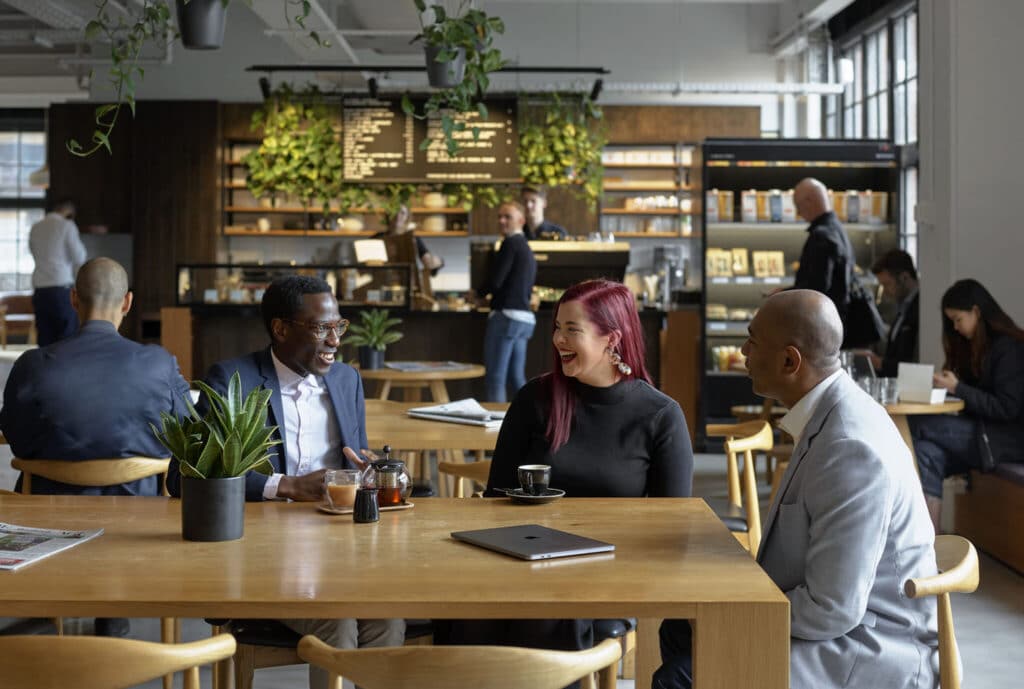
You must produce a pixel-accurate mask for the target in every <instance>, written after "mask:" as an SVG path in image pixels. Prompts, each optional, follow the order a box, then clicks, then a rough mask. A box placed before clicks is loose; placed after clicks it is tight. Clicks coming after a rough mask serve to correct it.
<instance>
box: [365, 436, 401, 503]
mask: <svg viewBox="0 0 1024 689" xmlns="http://www.w3.org/2000/svg"><path fill="white" fill-rule="evenodd" d="M383 452H384V456H383V457H382V458H380V459H376V460H374V461H372V462H370V463H369V464H367V465H366V468H365V469H364V470H363V475H362V478H361V479H360V481H359V484H360V486H361V487H362V488H376V489H377V504H378V505H380V506H381V507H392V506H394V505H401V504H403V503H404V502H405V499H406V498H407V497H409V493H411V492H412V479H410V478H409V470H408V469H407V468H406V466H405V462H403V461H402V460H400V459H392V458H391V446H390V445H385V446H384V449H383Z"/></svg>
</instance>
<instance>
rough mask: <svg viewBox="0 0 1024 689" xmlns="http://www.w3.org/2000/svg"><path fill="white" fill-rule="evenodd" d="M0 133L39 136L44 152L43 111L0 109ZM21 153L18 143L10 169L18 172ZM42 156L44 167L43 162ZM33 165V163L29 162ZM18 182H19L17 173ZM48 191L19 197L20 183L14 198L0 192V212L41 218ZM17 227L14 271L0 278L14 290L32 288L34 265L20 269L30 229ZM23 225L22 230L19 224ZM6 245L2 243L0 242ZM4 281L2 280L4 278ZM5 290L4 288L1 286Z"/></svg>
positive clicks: (44, 119)
mask: <svg viewBox="0 0 1024 689" xmlns="http://www.w3.org/2000/svg"><path fill="white" fill-rule="evenodd" d="M0 133H3V134H10V133H14V134H18V135H20V134H23V133H33V134H35V133H39V134H42V135H43V149H44V151H46V150H48V148H47V141H46V135H47V132H46V117H45V111H43V110H41V109H0ZM22 160H23V158H22V151H21V147H20V143H19V148H18V151H17V154H16V159H15V165H14V167H15V168H16V169H17V170H19V171H21V170H22V169H23V168H25V167H26V165H25V164H24V163H23V162H22ZM46 162H47V161H46V159H45V156H44V164H45V163H46ZM32 165H35V163H32ZM18 179H19V180H20V179H21V176H20V174H19V176H18ZM47 197H48V191H47V192H44V193H43V194H42V195H41V196H23V195H22V193H21V184H20V182H19V185H18V187H17V191H16V192H15V194H14V195H11V194H7V193H3V192H0V211H3V212H13V213H14V214H15V217H18V216H19V215H20V214H21V212H23V211H38V212H39V217H40V218H41V217H42V216H44V215H45V212H46V206H47ZM17 222H18V226H17V227H16V230H15V236H14V253H15V260H14V266H15V270H14V272H13V273H4V274H3V275H4V276H8V275H10V276H11V279H12V280H13V284H11V285H10V287H12V288H13V289H15V290H19V291H20V290H28V289H31V287H32V271H33V270H34V268H35V266H34V264H30V265H26V266H24V269H23V267H22V265H21V261H22V257H23V256H24V252H25V251H26V250H27V246H28V238H29V230H30V229H31V227H32V224H33V223H32V222H26V223H21V222H20V220H18V221H17ZM22 224H24V225H25V226H24V227H22V226H20V225H22ZM4 243H6V241H5V242H4ZM5 281H6V277H5ZM5 287H6V285H5Z"/></svg>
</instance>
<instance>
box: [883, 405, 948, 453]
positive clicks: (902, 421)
mask: <svg viewBox="0 0 1024 689" xmlns="http://www.w3.org/2000/svg"><path fill="white" fill-rule="evenodd" d="M963 409H964V401H963V400H961V399H957V398H955V397H947V398H946V401H945V402H940V403H939V404H923V403H921V402H893V403H892V404H887V405H885V410H886V411H887V412H889V416H890V417H892V422H893V423H894V424H896V429H897V430H898V431H899V432H900V436H901V437H902V438H903V442H905V443H906V444H907V447H909V448H910V456H911V458H912V459H913V460H914V468H915V469H916V468H917V453H915V452H914V440H913V439H912V438H911V437H910V422H909V421H907V417H908V416H913V415H916V414H956V413H958V412H961V411H963Z"/></svg>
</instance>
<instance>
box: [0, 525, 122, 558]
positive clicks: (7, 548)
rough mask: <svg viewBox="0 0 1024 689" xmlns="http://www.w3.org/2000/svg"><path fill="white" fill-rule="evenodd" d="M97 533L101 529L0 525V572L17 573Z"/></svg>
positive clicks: (101, 531)
mask: <svg viewBox="0 0 1024 689" xmlns="http://www.w3.org/2000/svg"><path fill="white" fill-rule="evenodd" d="M101 533H103V529H92V530H90V531H62V530H60V529H34V528H32V527H30V526H18V525H17V524H5V523H3V522H0V569H20V568H21V567H24V566H25V565H28V564H32V563H33V562H37V561H39V560H42V559H43V558H44V557H49V556H50V555H53V554H54V553H59V552H60V551H62V550H67V549H68V548H72V547H74V546H76V545H78V544H79V543H85V542H86V541H88V540H89V539H91V538H96V537H97V536H99V535H100V534H101Z"/></svg>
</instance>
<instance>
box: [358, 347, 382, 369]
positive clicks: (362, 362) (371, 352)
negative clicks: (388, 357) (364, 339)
mask: <svg viewBox="0 0 1024 689" xmlns="http://www.w3.org/2000/svg"><path fill="white" fill-rule="evenodd" d="M383 367H384V352H382V351H380V350H379V349H374V348H373V347H366V346H362V347H360V348H359V368H361V369H363V370H364V371H372V370H374V369H377V368H383Z"/></svg>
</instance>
